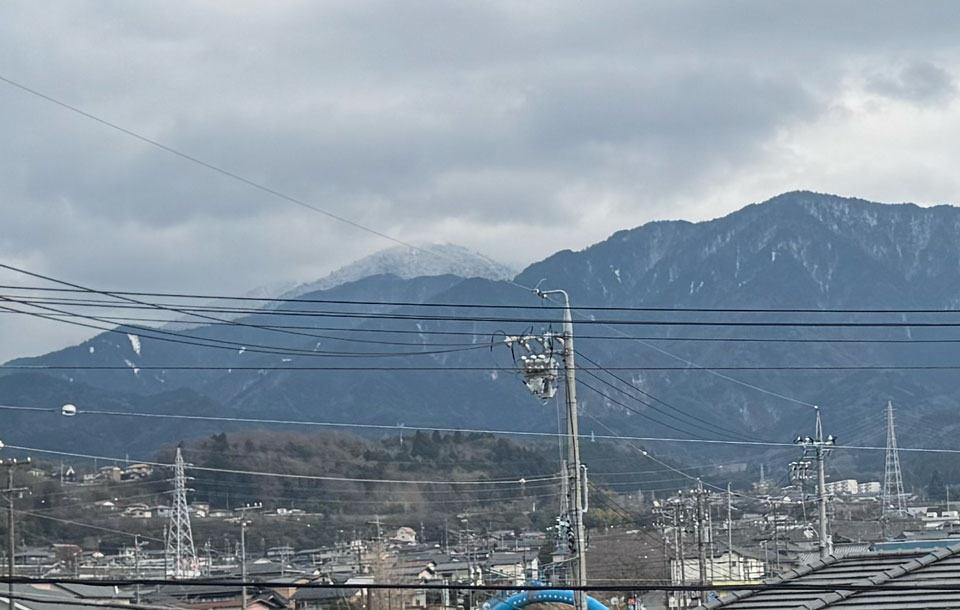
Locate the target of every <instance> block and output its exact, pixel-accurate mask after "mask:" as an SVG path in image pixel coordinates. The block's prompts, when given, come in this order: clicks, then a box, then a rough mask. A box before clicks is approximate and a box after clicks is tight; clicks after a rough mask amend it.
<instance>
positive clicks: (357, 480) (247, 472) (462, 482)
mask: <svg viewBox="0 0 960 610" xmlns="http://www.w3.org/2000/svg"><path fill="white" fill-rule="evenodd" d="M4 446H5V447H7V448H9V449H17V450H21V451H35V452H37V453H48V454H51V455H63V456H70V457H76V458H86V459H91V460H93V459H96V460H106V461H110V462H127V461H129V460H127V458H115V457H108V456H103V455H91V454H87V453H75V452H70V451H57V450H53V449H39V448H34V447H23V446H19V445H12V444H9V443H7V444H5V445H4ZM137 462H138V463H141V464H147V465H150V466H160V467H163V468H169V467H170V466H171V465H170V464H163V463H160V462H151V461H148V460H137ZM190 469H191V470H202V471H208V472H223V473H227V474H245V475H250V476H261V477H280V478H290V479H304V480H312V481H335V482H347V483H386V484H391V485H393V484H396V485H471V486H472V485H496V484H510V485H516V484H517V483H518V482H519V481H520V479H524V480H526V481H527V482H536V481H553V480H558V479H559V478H560V477H558V476H555V475H552V476H540V475H534V476H530V477H515V478H511V479H509V480H499V481H498V480H492V479H483V480H454V481H437V480H429V479H426V480H424V479H375V478H370V479H365V478H358V477H335V476H323V475H309V474H293V473H285V472H263V471H259V470H240V469H235V468H211V467H209V466H190Z"/></svg>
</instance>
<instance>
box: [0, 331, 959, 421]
mask: <svg viewBox="0 0 960 610" xmlns="http://www.w3.org/2000/svg"><path fill="white" fill-rule="evenodd" d="M487 349H489V346H487ZM0 368H4V369H13V370H36V371H44V370H48V371H58V370H59V371H111V370H113V371H129V370H131V369H133V368H136V369H139V370H142V371H393V372H403V371H448V372H463V371H487V372H489V371H519V370H520V369H519V368H508V367H503V366H494V365H489V366H442V365H437V366H300V365H293V364H291V365H289V366H272V365H264V366H256V365H250V366H205V365H142V366H141V365H135V366H131V365H110V364H105V365H97V364H92V365H86V364H4V365H2V366H0ZM577 370H578V371H649V372H656V371H679V372H684V373H709V372H710V371H827V372H837V371H956V370H960V364H942V365H933V364H931V365H897V364H889V365H888V364H878V365H870V364H864V365H859V364H857V365H823V366H817V365H810V366H805V365H783V366H778V365H770V366H759V365H758V366H751V365H744V366H723V365H718V366H713V365H710V366H698V367H693V368H691V367H687V366H639V365H638V366H608V367H580V366H578V367H577ZM578 383H579V382H578ZM803 404H805V405H807V406H811V407H812V406H816V405H814V404H813V403H809V404H807V403H803Z"/></svg>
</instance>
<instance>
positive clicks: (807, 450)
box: [794, 406, 837, 559]
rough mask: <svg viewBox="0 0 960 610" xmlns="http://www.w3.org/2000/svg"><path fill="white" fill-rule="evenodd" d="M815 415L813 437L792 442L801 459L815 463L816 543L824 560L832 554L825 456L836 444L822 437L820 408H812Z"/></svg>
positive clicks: (834, 441)
mask: <svg viewBox="0 0 960 610" xmlns="http://www.w3.org/2000/svg"><path fill="white" fill-rule="evenodd" d="M814 410H815V411H816V413H817V425H816V430H815V436H813V437H809V436H798V437H797V438H796V440H794V442H795V443H796V444H797V445H800V446H801V447H803V457H804V458H805V459H806V458H808V457H813V459H814V461H816V463H817V508H818V509H819V513H820V514H819V517H820V519H819V521H820V523H819V526H820V531H819V539H818V541H817V543H818V545H819V547H820V557H821V559H826V558H827V557H829V556H830V555H832V554H833V541H832V540H831V539H830V534H829V533H828V532H829V528H828V526H827V481H826V460H827V456H828V455H829V454H830V452H831V451H832V450H833V446H834V444H835V443H836V440H837V439H836V437H834V436H833V435H832V434H831V435H829V436H827V437H826V438H824V437H823V424H822V423H821V421H820V407H816V406H815V407H814Z"/></svg>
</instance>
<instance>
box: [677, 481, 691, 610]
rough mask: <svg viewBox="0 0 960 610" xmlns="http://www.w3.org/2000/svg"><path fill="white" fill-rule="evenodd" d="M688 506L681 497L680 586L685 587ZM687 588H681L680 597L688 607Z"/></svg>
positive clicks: (679, 509) (679, 504)
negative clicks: (685, 544)
mask: <svg viewBox="0 0 960 610" xmlns="http://www.w3.org/2000/svg"><path fill="white" fill-rule="evenodd" d="M685 508H686V507H685V506H684V505H683V498H681V499H680V502H679V503H678V504H677V506H676V507H675V509H676V511H677V554H678V555H679V556H680V586H681V587H685V586H686V585H687V556H686V555H687V554H686V551H685V550H684V547H683V538H684V534H685V533H686V531H685V530H686V519H685V515H684V513H685V512H686V511H685V510H684V509H685ZM687 596H688V593H687V590H686V589H681V591H680V599H682V600H683V607H684V608H686V607H687V606H689V605H690V604H688V603H687Z"/></svg>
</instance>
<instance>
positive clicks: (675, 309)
mask: <svg viewBox="0 0 960 610" xmlns="http://www.w3.org/2000/svg"><path fill="white" fill-rule="evenodd" d="M5 289H11V290H24V291H31V290H32V291H46V292H75V293H77V292H79V293H83V292H87V291H86V290H83V289H77V288H50V287H40V286H17V285H9V284H7V285H0V290H5ZM106 292H109V293H110V294H117V295H124V296H145V297H168V298H184V299H203V300H205V301H217V300H222V301H255V302H270V303H273V302H277V303H323V304H332V305H376V306H397V307H442V308H473V309H538V310H560V311H562V310H564V309H566V307H565V306H561V305H547V306H544V305H518V304H498V303H493V304H486V303H453V302H448V303H422V302H417V301H374V300H349V299H316V298H307V297H289V298H284V297H250V296H231V295H210V294H196V293H178V292H136V291H125V290H109V291H106ZM570 309H571V310H572V311H581V310H589V311H626V312H632V311H641V312H664V313H683V312H693V313H764V314H766V313H772V314H779V313H792V314H820V313H823V314H951V313H952V314H960V309H932V308H930V309H864V308H851V309H846V308H771V307H754V308H724V307H642V306H633V307H622V306H621V307H613V306H603V305H571V306H570ZM257 311H260V310H257Z"/></svg>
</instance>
